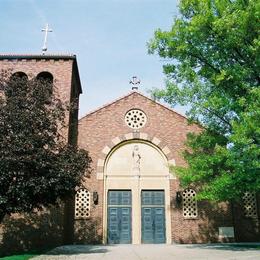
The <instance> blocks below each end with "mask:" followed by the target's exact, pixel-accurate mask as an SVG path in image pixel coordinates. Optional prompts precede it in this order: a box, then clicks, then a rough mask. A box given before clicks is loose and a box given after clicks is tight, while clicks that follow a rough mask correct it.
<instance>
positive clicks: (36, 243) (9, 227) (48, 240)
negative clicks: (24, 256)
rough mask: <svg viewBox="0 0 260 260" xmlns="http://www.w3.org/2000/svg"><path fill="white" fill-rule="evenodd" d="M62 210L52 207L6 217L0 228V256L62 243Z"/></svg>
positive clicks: (47, 247) (46, 247)
mask: <svg viewBox="0 0 260 260" xmlns="http://www.w3.org/2000/svg"><path fill="white" fill-rule="evenodd" d="M62 211H63V208H62V207H52V208H50V209H48V210H44V211H41V212H39V211H38V212H37V211H36V212H34V213H30V214H23V215H20V214H14V215H12V216H11V217H7V218H6V219H5V220H4V223H3V225H2V227H1V228H0V256H2V255H10V254H14V253H19V252H26V251H35V250H44V249H50V248H53V247H55V246H58V245H62V242H63V225H62V224H63V216H62Z"/></svg>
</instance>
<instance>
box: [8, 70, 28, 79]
mask: <svg viewBox="0 0 260 260" xmlns="http://www.w3.org/2000/svg"><path fill="white" fill-rule="evenodd" d="M17 78H19V79H24V80H28V76H27V75H26V74H25V73H24V72H22V71H18V72H15V73H14V74H12V76H11V79H17Z"/></svg>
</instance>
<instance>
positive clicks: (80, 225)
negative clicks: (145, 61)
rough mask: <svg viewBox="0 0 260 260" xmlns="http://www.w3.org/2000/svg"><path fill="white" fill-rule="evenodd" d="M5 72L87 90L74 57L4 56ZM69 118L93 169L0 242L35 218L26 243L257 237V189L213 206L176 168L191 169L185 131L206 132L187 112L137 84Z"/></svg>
mask: <svg viewBox="0 0 260 260" xmlns="http://www.w3.org/2000/svg"><path fill="white" fill-rule="evenodd" d="M2 69H12V71H13V73H17V72H19V73H21V72H22V73H25V74H26V75H27V76H28V77H36V76H37V75H38V74H40V73H45V74H44V75H49V76H51V77H52V78H53V81H54V82H55V85H56V87H57V89H58V94H59V95H60V97H62V99H63V100H64V101H71V100H75V99H76V100H78V97H79V95H80V93H81V92H82V90H81V84H80V75H79V72H78V66H77V60H76V56H75V55H44V56H43V55H0V70H2ZM88 91H91V86H90V87H89V89H88ZM85 102H88V101H87V100H85ZM77 122H78V123H77ZM67 123H68V131H67V133H66V137H67V140H68V142H71V143H73V142H74V143H76V142H77V144H78V146H79V147H80V148H83V149H85V150H87V151H88V152H89V155H90V157H91V159H92V164H91V174H90V175H89V177H88V178H85V179H84V181H83V182H82V185H81V186H80V187H76V189H75V199H73V200H71V201H67V202H66V203H65V205H63V206H62V207H61V208H52V209H50V211H49V215H48V216H47V215H46V214H45V215H44V214H43V215H41V213H39V214H38V215H37V218H35V216H34V215H33V213H32V214H30V215H28V216H22V217H21V216H13V217H10V218H9V219H7V220H6V222H5V224H4V226H3V227H2V229H1V232H0V242H2V244H5V245H7V244H8V242H9V244H10V243H11V245H12V246H15V245H16V246H17V245H18V244H19V241H18V239H16V240H15V242H11V238H10V236H11V235H10V234H11V233H10V232H11V231H10V225H9V224H8V223H10V222H12V223H13V225H14V223H15V225H17V226H19V221H20V222H23V221H24V219H30V218H32V219H34V220H35V219H37V225H38V227H37V229H35V228H34V226H33V225H32V221H31V222H30V223H31V224H30V225H25V224H24V225H23V227H24V230H23V233H24V232H25V234H26V236H24V237H21V238H20V240H21V239H23V240H24V241H25V240H26V239H27V240H28V239H29V240H31V241H34V240H35V238H36V237H37V236H38V237H40V238H41V236H42V239H43V237H44V236H46V238H47V237H48V241H47V243H48V244H49V245H50V246H55V245H60V244H64V243H77V244H81V243H84V244H86V243H89V244H92V243H104V244H107V243H109V244H117V243H125V244H146V243H156V244H157V243H166V244H171V243H208V242H232V241H236V242H242V241H246V242H250V241H259V237H260V230H259V226H260V225H259V224H260V223H259V215H260V212H259V209H260V203H259V202H260V200H259V197H258V198H257V197H256V195H255V194H252V193H248V194H245V196H244V198H243V200H241V203H230V202H225V203H224V202H223V203H219V204H212V203H210V202H207V201H197V200H196V187H189V188H186V189H183V188H182V187H181V186H180V182H179V179H178V177H177V176H176V175H175V173H174V167H173V166H187V164H186V162H185V161H184V159H183V156H182V152H183V151H184V150H185V149H186V147H185V141H186V138H187V137H186V136H187V134H188V133H191V132H192V133H199V132H201V131H203V129H202V128H201V127H200V126H199V125H196V124H190V123H189V122H188V120H187V118H186V117H185V116H183V115H180V114H178V113H177V112H175V111H174V110H172V109H171V108H169V107H167V106H165V105H163V104H161V103H159V102H156V101H154V100H153V99H151V98H149V97H147V96H145V95H144V94H143V93H140V92H139V91H138V89H135V90H132V91H131V92H130V93H128V94H126V95H125V96H123V97H120V98H118V99H117V100H114V101H112V102H111V103H108V104H106V105H104V106H103V107H100V108H98V109H96V110H95V111H93V112H90V113H88V114H87V115H85V116H83V117H82V118H80V119H79V120H78V114H77V113H70V114H69V115H68V117H67ZM257 203H258V205H257ZM13 227H14V226H12V228H13ZM57 227H59V228H57ZM8 228H9V230H8ZM20 228H21V226H20ZM12 231H14V228H13V229H12ZM20 231H21V229H20ZM8 232H9V233H8ZM47 233H48V234H47ZM7 234H8V235H7ZM16 234H17V233H16ZM18 234H19V233H18ZM6 236H8V237H9V241H8V239H7V238H8V237H6ZM18 236H19V235H18ZM21 236H22V235H21ZM43 240H44V239H43ZM34 242H35V241H34ZM23 243H24V244H26V242H23ZM44 243H45V242H43V241H42V242H38V244H37V246H38V247H41V246H42V245H43V244H44ZM28 245H29V243H28ZM45 245H46V244H45ZM10 247H11V246H10Z"/></svg>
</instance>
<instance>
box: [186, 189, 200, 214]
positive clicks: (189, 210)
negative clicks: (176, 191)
mask: <svg viewBox="0 0 260 260" xmlns="http://www.w3.org/2000/svg"><path fill="white" fill-rule="evenodd" d="M182 198H183V217H184V218H196V217H197V216H198V209H197V201H196V192H195V191H194V190H192V189H186V190H184V191H183V192H182Z"/></svg>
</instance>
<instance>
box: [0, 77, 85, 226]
mask: <svg viewBox="0 0 260 260" xmlns="http://www.w3.org/2000/svg"><path fill="white" fill-rule="evenodd" d="M3 74H4V73H3ZM0 88H1V91H0V223H1V221H2V220H3V218H4V216H5V215H9V214H11V213H16V212H30V211H32V210H33V209H34V208H38V209H41V208H42V207H44V206H48V205H51V204H56V203H57V201H58V200H59V199H65V198H66V197H67V196H68V195H69V194H73V191H74V189H75V187H76V186H77V185H79V184H80V182H81V179H82V177H83V176H84V174H85V172H87V171H88V168H89V163H90V159H89V157H88V154H87V152H86V151H83V150H80V149H78V148H77V147H76V146H75V145H68V144H67V142H66V141H65V140H64V138H63V137H62V135H61V132H62V128H63V127H65V123H64V122H65V116H66V114H67V107H68V106H65V104H64V103H62V102H61V101H60V100H59V99H58V98H56V97H55V95H52V93H53V92H55V88H54V86H53V84H52V83H51V82H48V81H46V80H36V79H32V80H27V78H26V77H11V78H10V77H9V76H6V75H3V76H2V77H1V79H0Z"/></svg>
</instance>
